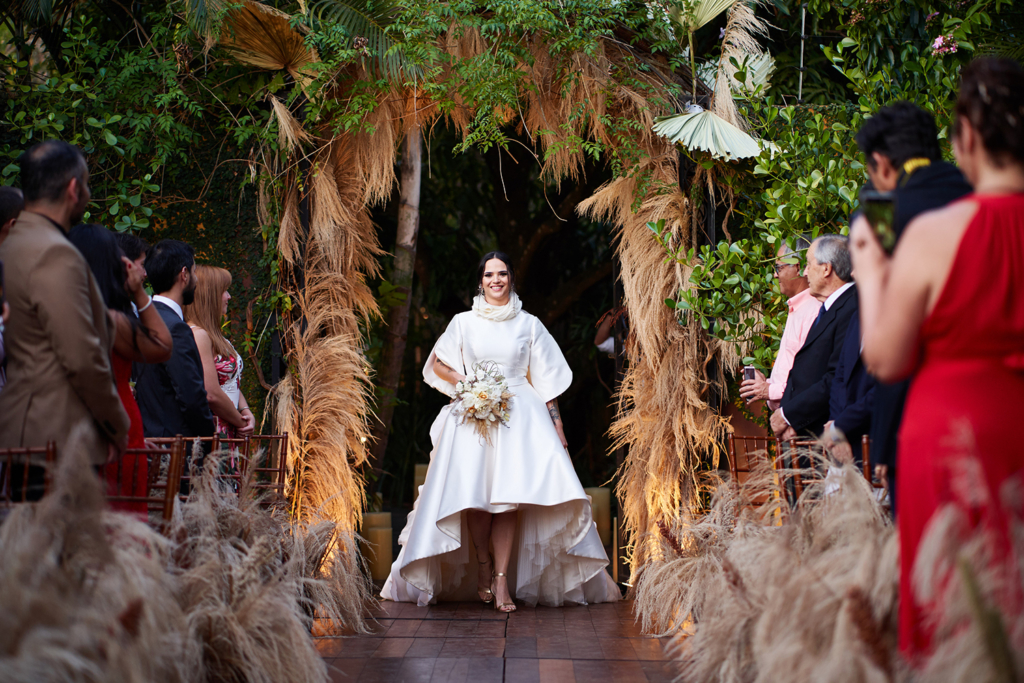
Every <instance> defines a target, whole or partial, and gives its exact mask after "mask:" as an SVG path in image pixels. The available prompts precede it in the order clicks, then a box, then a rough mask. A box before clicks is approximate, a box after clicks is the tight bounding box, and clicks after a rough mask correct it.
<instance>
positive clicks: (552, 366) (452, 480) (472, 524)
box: [381, 251, 621, 612]
mask: <svg viewBox="0 0 1024 683" xmlns="http://www.w3.org/2000/svg"><path fill="white" fill-rule="evenodd" d="M477 282H478V283H479V292H478V293H477V295H476V298H475V299H474V301H473V310H472V311H467V312H465V313H460V314H459V315H457V316H455V318H454V319H452V321H451V323H449V325H448V329H447V330H445V332H444V334H443V335H441V338H440V339H438V340H437V344H436V345H435V346H434V349H433V351H432V352H431V354H430V357H429V358H428V359H427V363H426V365H425V366H424V368H423V378H424V380H425V381H426V382H427V384H429V385H430V386H432V387H434V388H435V389H438V390H439V391H441V392H444V393H445V394H447V395H448V396H453V397H454V395H455V385H456V384H457V383H458V382H460V381H461V380H463V379H464V378H465V376H466V374H467V373H469V372H472V371H473V365H474V364H476V363H481V362H485V361H491V362H494V363H497V364H498V366H499V368H500V369H501V371H502V374H503V375H504V376H505V378H506V380H507V382H508V386H509V391H510V392H512V394H514V397H513V398H512V399H511V408H510V411H509V412H510V417H509V419H508V426H507V428H506V427H504V426H493V427H491V428H490V435H489V436H490V438H489V439H484V438H482V437H481V436H480V435H479V434H478V432H477V431H476V429H474V427H473V425H470V424H468V423H467V424H460V419H459V417H458V416H456V415H454V414H453V412H452V408H453V405H452V404H449V405H448V406H446V407H445V408H443V409H442V410H441V412H440V414H439V415H438V416H437V419H436V420H435V421H434V424H433V426H432V427H431V429H430V437H431V440H432V442H433V451H432V452H431V454H430V467H429V469H428V470H427V478H426V481H425V482H424V484H423V486H422V487H421V488H420V492H419V498H418V499H417V500H416V503H415V505H414V506H413V511H412V512H411V513H410V514H409V519H408V521H407V522H406V525H405V529H403V530H402V533H401V535H400V536H399V538H398V542H399V544H400V545H401V546H402V550H401V552H400V553H399V554H398V558H397V559H396V560H395V562H394V564H393V565H392V566H391V574H390V575H389V576H388V579H387V581H386V582H385V583H384V588H383V589H382V590H381V597H383V598H384V599H387V600H396V601H403V602H416V603H417V604H419V605H421V606H423V605H428V604H430V603H432V602H436V600H437V599H438V596H442V597H445V598H457V597H458V596H460V595H461V593H462V592H463V591H461V590H460V588H461V587H462V586H463V584H464V583H469V582H472V585H474V586H475V590H476V593H477V596H478V597H479V598H480V599H481V600H482V601H484V602H486V603H490V602H492V601H493V602H494V603H495V608H496V609H498V610H500V611H502V612H512V611H514V610H515V609H516V606H515V603H514V602H513V598H518V599H519V600H522V601H523V602H525V603H527V604H528V605H531V606H532V605H536V604H537V603H540V604H542V605H550V606H560V605H563V604H565V603H576V604H586V603H588V602H609V601H612V600H618V599H619V598H620V597H621V594H620V593H619V589H618V587H617V586H616V585H615V583H614V582H613V581H612V579H611V577H610V576H608V573H607V572H606V571H605V569H604V568H605V566H606V565H607V564H608V556H607V555H606V554H605V552H604V547H603V546H602V545H601V540H600V537H599V536H598V534H597V527H596V526H595V525H594V522H593V517H592V514H591V509H590V499H589V498H588V497H587V495H586V493H584V491H583V487H582V486H581V485H580V481H579V479H578V478H577V476H576V472H575V470H574V469H573V466H572V461H571V460H570V459H569V453H568V451H567V450H566V441H565V434H564V433H563V431H562V418H561V416H560V415H559V412H558V401H557V397H558V396H559V394H561V393H562V392H564V391H565V390H566V389H567V388H568V387H569V384H570V383H571V382H572V371H571V370H570V369H569V366H568V364H567V363H566V362H565V358H564V357H563V356H562V352H561V350H559V348H558V344H557V343H555V340H554V339H553V338H552V337H551V335H550V334H549V333H548V331H547V329H545V328H544V325H543V324H542V323H541V322H540V320H538V319H537V318H536V317H534V316H532V315H530V314H529V313H527V312H525V311H523V310H522V304H521V303H520V302H519V297H518V296H517V295H516V293H515V272H514V270H513V268H512V263H511V262H510V261H509V258H508V256H506V255H505V254H503V253H502V252H498V251H494V252H490V253H489V254H486V255H485V256H484V257H483V259H481V260H480V267H479V268H478V270H477ZM488 441H489V443H488ZM467 528H468V532H469V533H468V534H467V533H466V531H467ZM467 536H468V537H469V538H467ZM470 538H471V540H472V544H473V547H474V549H475V552H474V556H475V560H476V564H477V571H476V572H475V573H471V572H470V571H467V569H468V567H467V565H469V564H470V554H469V548H468V547H467V546H468V543H467V541H469V540H470ZM492 546H493V555H492V554H491V552H490V549H491V547H492ZM513 558H515V559H516V561H515V562H513ZM510 567H512V568H514V569H513V571H510ZM464 579H466V581H464ZM474 579H475V581H474ZM468 590H472V589H468Z"/></svg>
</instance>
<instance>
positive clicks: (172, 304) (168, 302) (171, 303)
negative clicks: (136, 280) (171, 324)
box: [153, 294, 185, 321]
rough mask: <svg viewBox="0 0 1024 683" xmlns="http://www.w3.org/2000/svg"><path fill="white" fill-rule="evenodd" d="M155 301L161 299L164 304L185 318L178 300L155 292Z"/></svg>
mask: <svg viewBox="0 0 1024 683" xmlns="http://www.w3.org/2000/svg"><path fill="white" fill-rule="evenodd" d="M153 301H159V302H160V303H162V304H163V305H164V306H167V307H168V308H170V309H171V310H172V311H174V312H175V313H177V314H178V317H179V318H181V319H182V321H184V320H185V315H184V314H183V313H182V312H181V306H179V305H178V302H177V301H175V300H174V299H169V298H167V297H166V296H163V295H162V294H154V295H153Z"/></svg>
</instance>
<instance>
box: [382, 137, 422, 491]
mask: <svg viewBox="0 0 1024 683" xmlns="http://www.w3.org/2000/svg"><path fill="white" fill-rule="evenodd" d="M422 140H423V135H422V132H421V129H420V127H419V126H416V127H415V128H412V129H410V130H409V131H408V132H407V133H406V134H405V141H404V142H403V143H402V178H401V185H400V187H399V205H398V235H397V236H396V237H395V251H394V254H395V265H394V272H393V273H392V275H391V284H393V285H394V286H395V287H396V288H397V290H398V291H399V292H401V293H402V294H404V295H405V298H404V300H403V301H401V302H399V303H398V304H396V305H395V306H393V307H392V308H391V310H389V311H388V313H387V331H386V332H385V335H384V348H383V350H382V352H381V360H380V369H379V374H378V376H377V388H378V391H379V400H380V407H379V410H378V412H377V417H378V418H379V419H380V422H378V423H377V424H375V425H374V429H373V435H374V438H375V442H374V444H373V450H372V461H371V465H372V466H373V469H374V470H375V471H380V468H381V465H382V464H383V462H384V452H385V451H386V450H387V447H388V434H389V433H390V431H391V419H392V417H394V414H395V401H396V396H397V393H398V383H399V380H400V379H401V376H402V359H403V358H404V357H405V340H406V332H407V331H408V329H409V302H410V300H411V298H412V277H413V268H414V267H415V264H416V237H417V235H418V234H419V227H420V180H421V176H422V164H421V157H422V152H421V147H422Z"/></svg>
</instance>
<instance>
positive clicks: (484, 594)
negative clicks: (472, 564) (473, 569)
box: [476, 553, 494, 605]
mask: <svg viewBox="0 0 1024 683" xmlns="http://www.w3.org/2000/svg"><path fill="white" fill-rule="evenodd" d="M479 561H480V560H477V562H479ZM487 561H488V562H489V563H490V565H491V572H493V571H494V557H493V556H492V555H491V554H490V553H488V555H487ZM477 571H478V572H479V571H480V570H479V569H477ZM492 576H493V574H492ZM476 595H477V597H478V598H480V601H481V602H483V603H484V604H485V605H489V604H491V603H492V602H494V591H492V590H491V584H487V585H486V586H481V585H480V583H479V582H477V584H476Z"/></svg>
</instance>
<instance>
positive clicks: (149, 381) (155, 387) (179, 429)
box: [133, 301, 213, 437]
mask: <svg viewBox="0 0 1024 683" xmlns="http://www.w3.org/2000/svg"><path fill="white" fill-rule="evenodd" d="M153 305H154V306H155V307H156V309H157V311H158V312H159V313H160V317H161V318H163V320H164V324H165V325H167V329H168V330H169V331H170V333H171V339H172V340H173V342H174V350H173V351H172V352H171V357H170V359H169V360H167V361H166V362H164V363H153V364H148V363H136V364H135V366H134V368H133V369H134V375H135V400H136V402H137V403H138V404H139V412H141V413H142V430H143V432H144V433H145V435H146V436H147V437H162V436H177V435H178V434H181V435H182V436H188V437H195V436H213V413H211V412H210V404H209V402H208V401H207V400H206V385H205V384H204V383H203V362H202V361H201V360H200V358H199V349H197V348H196V340H195V338H194V337H193V336H192V330H191V329H190V328H189V326H188V325H187V324H185V322H184V321H182V319H181V318H179V317H178V314H177V313H175V312H174V311H173V310H171V308H170V307H169V306H167V305H165V304H163V303H160V302H159V301H154V302H153Z"/></svg>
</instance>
